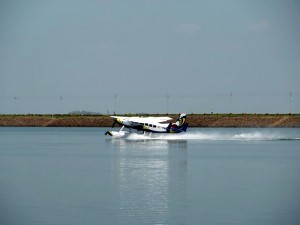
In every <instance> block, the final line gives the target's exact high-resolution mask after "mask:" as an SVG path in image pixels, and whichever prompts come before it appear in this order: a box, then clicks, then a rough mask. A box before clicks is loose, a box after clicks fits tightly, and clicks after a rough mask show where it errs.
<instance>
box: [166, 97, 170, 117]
mask: <svg viewBox="0 0 300 225" xmlns="http://www.w3.org/2000/svg"><path fill="white" fill-rule="evenodd" d="M169 98H170V96H169V94H167V114H168V113H169Z"/></svg>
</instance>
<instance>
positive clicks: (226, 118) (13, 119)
mask: <svg viewBox="0 0 300 225" xmlns="http://www.w3.org/2000/svg"><path fill="white" fill-rule="evenodd" d="M123 116H133V115H123ZM134 116H136V115H134ZM151 116H166V115H165V114H163V115H161V114H160V115H151ZM168 116H170V117H172V118H174V120H173V121H171V122H174V121H175V120H176V118H177V117H178V115H177V114H171V115H168ZM187 121H188V123H189V127H300V115H299V114H190V115H188V118H187ZM112 123H113V121H112V119H111V118H110V117H109V116H108V115H0V127H110V126H112Z"/></svg>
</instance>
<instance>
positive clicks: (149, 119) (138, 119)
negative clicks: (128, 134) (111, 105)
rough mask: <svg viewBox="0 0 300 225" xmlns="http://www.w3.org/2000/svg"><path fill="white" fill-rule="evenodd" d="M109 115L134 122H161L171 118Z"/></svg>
mask: <svg viewBox="0 0 300 225" xmlns="http://www.w3.org/2000/svg"><path fill="white" fill-rule="evenodd" d="M111 117H112V118H115V119H117V118H120V119H126V120H129V121H131V122H136V123H162V122H165V121H168V120H172V119H173V118H170V117H125V116H111Z"/></svg>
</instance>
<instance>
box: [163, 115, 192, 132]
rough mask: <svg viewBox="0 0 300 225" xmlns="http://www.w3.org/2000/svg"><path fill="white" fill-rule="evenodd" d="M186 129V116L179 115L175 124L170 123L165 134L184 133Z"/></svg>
mask: <svg viewBox="0 0 300 225" xmlns="http://www.w3.org/2000/svg"><path fill="white" fill-rule="evenodd" d="M187 127H188V123H187V122H186V114H185V113H182V114H180V116H179V118H178V119H177V121H176V123H170V124H169V126H168V128H167V132H168V133H180V132H182V131H184V132H185V131H186V129H187Z"/></svg>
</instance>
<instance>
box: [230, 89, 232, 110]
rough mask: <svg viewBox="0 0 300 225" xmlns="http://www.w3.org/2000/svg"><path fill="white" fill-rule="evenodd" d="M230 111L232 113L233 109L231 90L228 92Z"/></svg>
mask: <svg viewBox="0 0 300 225" xmlns="http://www.w3.org/2000/svg"><path fill="white" fill-rule="evenodd" d="M230 113H233V110H232V92H230Z"/></svg>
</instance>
